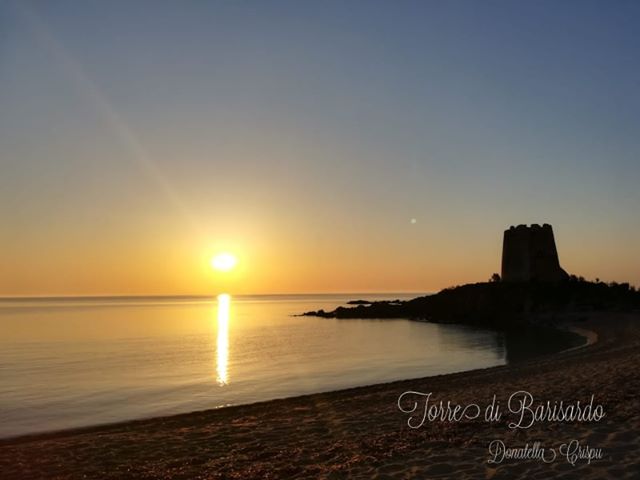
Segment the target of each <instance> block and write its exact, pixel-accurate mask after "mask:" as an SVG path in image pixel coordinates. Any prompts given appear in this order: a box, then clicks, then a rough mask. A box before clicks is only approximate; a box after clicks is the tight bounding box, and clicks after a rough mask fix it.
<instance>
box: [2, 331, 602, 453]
mask: <svg viewBox="0 0 640 480" xmlns="http://www.w3.org/2000/svg"><path fill="white" fill-rule="evenodd" d="M385 320H386V319H385ZM405 320H407V321H409V322H418V323H424V322H425V320H420V319H405ZM427 323H429V322H427ZM462 325H463V326H464V324H462ZM474 328H482V327H474ZM536 328H546V329H554V330H559V331H564V332H566V331H569V332H571V333H574V334H575V335H578V336H579V337H581V338H584V343H583V344H580V345H572V346H567V348H563V349H562V350H559V351H557V352H554V353H540V354H536V355H533V356H531V357H529V358H527V359H526V360H518V361H515V362H513V363H512V364H505V365H495V366H491V367H484V368H474V369H470V370H460V371H457V372H450V373H441V374H436V375H429V376H426V377H414V378H401V379H398V380H391V381H387V382H380V383H372V384H368V385H356V386H351V387H346V388H340V389H337V390H326V391H320V392H314V393H307V394H303V395H294V396H290V397H279V398H272V399H268V400H260V401H256V402H251V403H240V404H231V405H225V406H219V407H210V408H206V409H202V410H192V411H188V412H180V413H172V414H168V415H160V416H152V417H140V418H130V419H125V420H119V421H114V422H108V423H99V424H93V425H84V426H78V427H70V428H61V429H55V430H44V431H41V432H32V433H24V434H18V435H11V436H7V437H0V446H2V445H3V444H4V443H19V442H21V441H23V440H24V441H29V440H32V439H41V438H53V437H58V436H65V435H73V434H83V433H92V432H94V431H99V430H102V429H104V428H110V427H118V426H126V425H128V424H134V423H138V422H153V421H159V420H163V419H169V418H177V417H183V416H189V415H198V414H203V413H207V412H213V411H219V410H222V409H224V410H228V409H234V408H239V407H251V406H260V405H262V404H267V403H271V402H279V401H287V400H291V399H304V398H308V397H313V396H315V395H332V394H339V393H347V392H351V391H355V390H360V389H366V388H372V387H383V386H387V385H393V384H397V383H405V382H411V381H424V380H428V379H430V378H440V377H447V376H449V375H459V374H465V373H471V372H476V371H486V370H491V369H496V368H502V367H507V366H509V365H519V364H522V363H527V362H530V361H535V360H536V359H539V358H543V357H548V356H552V355H558V354H561V353H564V352H568V351H572V350H576V349H582V348H586V347H588V346H590V345H592V344H593V343H595V342H597V339H598V335H597V333H595V332H593V331H590V330H586V329H581V328H578V327H573V326H570V327H568V328H567V327H566V326H563V325H556V326H553V327H549V326H536ZM482 329H484V328H482ZM490 330H494V329H490Z"/></svg>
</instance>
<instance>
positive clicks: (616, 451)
mask: <svg viewBox="0 0 640 480" xmlns="http://www.w3.org/2000/svg"><path fill="white" fill-rule="evenodd" d="M638 320H640V318H639V315H638V314H623V313H599V314H592V315H590V316H589V317H588V318H587V319H586V320H584V319H583V320H582V321H580V322H576V323H569V324H567V326H568V327H570V328H576V329H579V331H581V332H583V333H584V332H588V336H589V340H590V341H589V344H588V345H587V346H585V347H581V348H576V349H571V350H568V351H565V352H561V353H559V354H555V355H549V356H544V357H540V358H537V359H532V360H528V361H525V362H522V363H517V364H511V365H507V366H500V367H493V368H488V369H483V370H475V371H469V372H464V373H458V374H451V375H441V376H435V377H428V378H422V379H415V380H405V381H399V382H393V383H387V384H381V385H374V386H368V387H360V388H354V389H348V390H342V391H337V392H330V393H323V394H314V395H307V396H303V397H296V398H288V399H282V400H274V401H269V402H262V403H256V404H252V405H243V406H237V407H228V408H223V409H218V410H208V411H203V412H195V413H190V414H181V415H176V416H170V417H163V418H155V419H150V420H139V421H131V422H126V423H120V424H114V425H108V426H100V427H90V428H84V429H79V430H72V431H62V432H54V433H48V434H39V435H33V436H26V437H21V438H16V439H7V440H3V441H0V472H2V478H3V479H22V478H24V479H38V478H55V479H75V478H113V479H123V478H131V479H133V478H143V479H145V478H146V479H152V478H158V479H177V478H193V479H197V478H201V479H209V478H210V479H224V478H243V479H247V478H256V479H258V478H262V479H265V478H273V479H276V478H328V479H329V478H363V479H364V478H378V479H383V478H487V479H489V478H538V479H544V478H549V477H550V476H553V475H555V476H557V477H558V478H593V479H596V478H636V475H637V474H638V473H639V472H640V456H639V455H638V452H640V441H639V439H638V437H637V434H636V432H637V431H638V429H639V428H640V399H639V397H638V393H639V392H640V381H639V380H638V376H637V371H636V369H637V365H639V364H640V322H639V321H638ZM405 391H416V392H422V393H428V392H431V393H432V396H431V397H430V401H431V402H436V401H439V400H443V401H444V402H445V403H446V402H447V401H450V402H452V404H460V405H469V404H478V405H486V404H489V403H490V402H491V401H492V398H493V396H494V395H495V396H496V398H497V400H498V401H499V402H502V403H504V404H506V402H507V401H508V399H509V397H510V396H511V395H512V394H514V393H515V392H518V391H526V392H528V393H529V394H530V395H531V396H532V397H533V398H534V399H535V401H536V402H547V401H548V402H558V401H563V402H564V403H565V404H568V403H572V402H576V401H580V402H581V403H584V402H588V401H589V399H590V398H591V397H592V396H593V397H594V401H595V402H596V403H598V404H601V406H602V408H603V410H604V412H605V416H604V418H602V419H601V420H599V421H574V422H552V421H550V422H546V421H539V422H534V423H533V425H532V426H531V427H529V428H515V429H511V428H509V426H508V423H509V422H510V421H512V420H513V419H514V416H513V415H511V416H506V415H505V416H504V418H503V419H501V420H500V421H496V422H486V421H485V420H484V419H482V418H476V419H473V420H467V419H463V420H461V421H451V422H449V421H443V422H439V421H426V422H424V423H423V424H422V425H421V426H420V427H419V428H410V427H409V426H408V423H407V422H408V420H409V418H410V416H411V415H410V414H407V413H404V412H403V411H401V409H400V408H399V405H398V397H399V396H400V395H401V394H402V393H403V392H405ZM414 426H415V423H414ZM492 441H499V442H502V444H504V445H505V446H507V448H511V447H513V448H516V447H524V446H525V445H527V444H528V446H529V447H530V448H529V449H530V450H531V447H533V446H534V444H535V445H536V451H538V452H539V451H540V448H546V451H547V456H546V460H550V458H549V455H550V452H551V450H552V449H553V450H554V451H555V452H556V454H557V456H556V458H554V459H553V461H549V462H548V463H547V462H545V461H542V460H541V459H540V458H539V457H538V458H529V459H513V458H512V459H507V458H503V459H502V460H501V461H497V460H500V459H499V458H496V457H495V455H492V454H491V452H490V449H489V445H490V444H491V442H492ZM536 442H539V443H536ZM571 442H574V443H571ZM563 444H566V445H567V446H568V445H573V446H575V445H576V444H579V445H580V448H582V449H585V448H589V449H591V451H595V452H596V453H598V452H600V456H601V458H597V459H596V458H593V459H590V460H589V461H587V458H584V456H582V457H583V458H576V457H577V455H573V457H572V456H571V455H569V453H571V452H566V448H565V449H564V450H563V449H562V448H561V445H563ZM494 447H495V444H494ZM561 451H562V452H564V453H565V454H561V453H560V452H561ZM584 451H587V450H584ZM594 455H595V453H594ZM530 456H531V455H530ZM533 457H535V455H533ZM490 459H493V460H494V462H495V463H488V460H490ZM554 478H555V477H554Z"/></svg>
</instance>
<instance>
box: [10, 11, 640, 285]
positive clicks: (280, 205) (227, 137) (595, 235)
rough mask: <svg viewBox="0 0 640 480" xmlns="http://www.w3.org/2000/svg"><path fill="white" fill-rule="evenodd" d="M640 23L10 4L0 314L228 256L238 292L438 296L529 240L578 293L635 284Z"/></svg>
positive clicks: (574, 15) (494, 15)
mask: <svg viewBox="0 0 640 480" xmlns="http://www.w3.org/2000/svg"><path fill="white" fill-rule="evenodd" d="M638 25H640V3H638V2H626V1H615V2H609V1H599V2H589V1H529V2H524V1H521V2H514V1H450V2H443V1H433V2H430V1H421V2H406V1H399V2H392V1H385V2H378V1H349V2H332V1H322V2H311V1H294V2H275V1H253V2H250V1H219V2H218V1H210V2H201V1H191V2H189V1H186V2H169V1H166V2H164V1H153V2H151V1H149V2H144V1H136V2H128V1H73V2H72V1H55V2H49V1H47V2H45V1H43V2H27V1H24V2H22V1H20V2H18V1H15V2H12V1H8V2H3V3H2V4H1V5H0V112H1V113H0V168H1V175H0V215H2V223H3V227H2V231H1V233H0V241H1V244H2V258H3V263H4V264H5V265H7V267H6V268H4V269H3V270H4V271H3V272H2V273H0V294H44V293H172V292H177V293H183V292H185V293H186V292H191V291H193V292H194V293H199V292H202V291H206V290H207V288H208V287H207V286H206V282H207V281H208V280H207V279H206V275H205V274H204V273H202V272H199V271H198V272H199V273H193V272H195V271H197V270H198V268H199V267H196V266H195V265H196V264H199V262H200V257H201V256H202V255H206V254H208V253H209V251H210V250H211V251H213V250H215V249H216V248H223V247H224V248H228V249H232V250H233V249H235V250H237V251H238V254H239V255H240V256H241V257H244V258H245V259H246V262H244V263H245V264H246V265H247V268H248V270H247V272H245V273H246V275H247V277H248V278H249V277H250V278H251V280H250V281H249V280H247V279H245V280H244V285H245V288H244V290H247V291H251V292H256V291H260V292H272V291H349V290H351V291H353V290H355V291H367V290H370V291H384V290H387V291H389V290H390V291H398V290H409V291H424V290H434V289H437V288H441V287H445V286H447V285H449V284H453V283H462V282H467V281H474V280H484V279H486V278H488V276H489V275H490V274H491V273H492V272H494V271H499V261H500V258H499V257H500V246H501V245H500V242H501V232H502V230H503V229H505V228H507V227H508V226H509V225H511V224H517V223H532V222H537V223H543V222H548V223H551V224H553V225H554V229H555V231H556V237H557V238H556V240H557V243H558V247H559V251H560V259H561V262H562V263H563V266H564V267H565V269H567V270H568V271H570V272H572V273H576V274H579V275H580V274H581V275H585V276H587V277H590V278H594V277H596V276H598V277H600V278H603V279H607V280H614V279H615V280H619V281H630V282H632V283H635V284H640V255H639V254H638V250H639V245H640V220H639V218H640V217H639V215H638V206H639V205H640V189H638V184H639V182H640V156H639V154H640V95H639V91H640V88H639V87H640V58H639V56H640V35H638ZM411 219H416V222H415V223H411ZM194 252H195V253H194ZM203 252H204V253H203ZM265 272H268V273H265ZM190 275H192V277H190ZM312 278H315V280H311V279H312ZM240 290H243V289H242V288H240Z"/></svg>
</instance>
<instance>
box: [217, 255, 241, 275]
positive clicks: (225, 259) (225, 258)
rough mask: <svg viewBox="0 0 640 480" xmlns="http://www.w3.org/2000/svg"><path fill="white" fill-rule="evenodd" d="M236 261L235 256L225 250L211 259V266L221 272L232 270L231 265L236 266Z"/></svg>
mask: <svg viewBox="0 0 640 480" xmlns="http://www.w3.org/2000/svg"><path fill="white" fill-rule="evenodd" d="M236 263H238V260H237V259H236V257H235V256H234V255H232V254H230V253H227V252H224V253H219V254H217V255H215V256H214V257H213V258H212V259H211V266H212V267H213V268H214V269H215V270H219V271H221V272H228V271H229V270H232V269H233V267H235V266H236Z"/></svg>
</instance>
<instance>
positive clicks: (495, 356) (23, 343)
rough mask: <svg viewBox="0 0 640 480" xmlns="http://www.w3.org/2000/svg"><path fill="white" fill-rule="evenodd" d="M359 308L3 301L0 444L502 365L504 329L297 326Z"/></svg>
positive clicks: (344, 323)
mask: <svg viewBox="0 0 640 480" xmlns="http://www.w3.org/2000/svg"><path fill="white" fill-rule="evenodd" d="M358 297H359V296H358V295H356V296H355V298H358ZM409 297H410V296H406V295H405V296H402V295H393V294H391V295H367V296H366V298H369V299H382V298H387V299H393V298H409ZM353 298H354V295H304V296H303V295H299V296H237V297H233V298H231V297H228V296H223V297H221V298H220V299H219V300H218V299H216V298H211V299H202V298H196V299H177V298H135V299H117V298H116V299H75V300H70V299H57V300H30V301H24V300H22V301H8V300H3V301H2V302H0V436H4V437H6V436H13V435H19V434H25V433H31V432H39V431H46V430H55V429H63V428H69V427H78V426H85V425H94V424H101V423H109V422H114V421H120V420H127V419H135V418H143V417H152V416H158V415H166V414H171V413H180V412H189V411H193V410H200V409H207V408H215V407H223V406H227V405H234V404H242V403H250V402H255V401H260V400H268V399H274V398H280V397H288V396H293V395H300V394H306V393H314V392H322V391H330V390H335V389H340V388H346V387H352V386H360V385H368V384H374V383H380V382H386V381H391V380H399V379H406V378H414V377H422V376H427V375H433V374H440V373H450V372H456V371H462V370H468V369H475V368H483V367H489V366H493V365H500V364H504V363H505V362H506V361H507V345H506V343H505V342H506V341H507V339H506V338H505V335H504V334H501V333H497V332H491V331H485V330H478V329H473V328H469V327H463V326H455V325H435V324H428V323H418V322H411V321H408V320H402V319H398V320H335V319H323V318H313V317H298V316H293V315H294V314H297V313H301V312H303V311H307V310H315V309H318V308H324V309H332V308H335V307H336V306H338V305H341V304H344V303H345V302H346V301H347V300H349V299H353Z"/></svg>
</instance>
